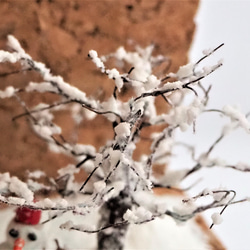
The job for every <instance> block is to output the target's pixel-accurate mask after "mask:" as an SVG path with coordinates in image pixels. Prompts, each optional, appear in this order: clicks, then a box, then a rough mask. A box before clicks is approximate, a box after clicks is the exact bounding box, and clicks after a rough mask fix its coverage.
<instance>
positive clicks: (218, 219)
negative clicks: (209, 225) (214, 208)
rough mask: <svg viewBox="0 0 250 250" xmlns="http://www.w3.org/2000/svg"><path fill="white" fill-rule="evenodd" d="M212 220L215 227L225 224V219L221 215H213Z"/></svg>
mask: <svg viewBox="0 0 250 250" xmlns="http://www.w3.org/2000/svg"><path fill="white" fill-rule="evenodd" d="M211 218H212V220H213V224H215V225H219V224H221V223H222V222H223V218H222V216H221V214H219V213H213V214H212V216H211Z"/></svg>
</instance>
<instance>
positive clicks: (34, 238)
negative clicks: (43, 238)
mask: <svg viewBox="0 0 250 250" xmlns="http://www.w3.org/2000/svg"><path fill="white" fill-rule="evenodd" d="M28 239H29V240H31V241H35V240H36V239H37V237H36V235H35V234H34V233H29V234H28Z"/></svg>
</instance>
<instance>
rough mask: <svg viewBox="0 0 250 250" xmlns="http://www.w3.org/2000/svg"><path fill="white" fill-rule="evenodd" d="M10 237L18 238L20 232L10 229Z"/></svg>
mask: <svg viewBox="0 0 250 250" xmlns="http://www.w3.org/2000/svg"><path fill="white" fill-rule="evenodd" d="M9 235H10V236H11V237H13V238H17V237H18V235H19V232H18V231H17V230H16V229H14V228H12V229H10V231H9Z"/></svg>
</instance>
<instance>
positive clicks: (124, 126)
mask: <svg viewBox="0 0 250 250" xmlns="http://www.w3.org/2000/svg"><path fill="white" fill-rule="evenodd" d="M114 129H115V133H116V136H117V137H118V138H124V137H128V136H129V135H130V124H129V123H128V122H122V123H120V124H119V125H117V126H116V127H115V128H114Z"/></svg>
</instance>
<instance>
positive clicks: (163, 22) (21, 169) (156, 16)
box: [0, 0, 198, 177]
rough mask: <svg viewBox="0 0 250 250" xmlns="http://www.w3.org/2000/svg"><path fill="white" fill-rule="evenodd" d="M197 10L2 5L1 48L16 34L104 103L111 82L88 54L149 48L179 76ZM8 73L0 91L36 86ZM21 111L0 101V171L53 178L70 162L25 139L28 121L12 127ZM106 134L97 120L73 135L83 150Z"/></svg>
mask: <svg viewBox="0 0 250 250" xmlns="http://www.w3.org/2000/svg"><path fill="white" fill-rule="evenodd" d="M197 6H198V0H183V1H173V0H170V1H168V0H165V1H161V0H154V1H149V0H145V1H139V0H138V1H132V0H131V1H128V0H123V1H117V0H103V1H93V0H79V1H72V0H37V1H35V0H34V1H32V0H10V1H4V0H2V1H0V16H1V22H0V48H1V49H5V48H6V36H7V35H8V34H13V35H14V36H15V37H17V38H18V39H19V41H20V42H21V44H22V46H23V47H24V48H25V50H26V51H27V52H28V53H30V54H31V56H32V57H33V58H34V59H35V60H37V61H41V62H44V63H45V64H46V65H47V66H48V67H50V68H51V70H52V72H53V73H54V74H58V75H62V76H63V77H64V79H65V80H66V81H67V82H69V83H71V84H72V85H75V86H77V87H79V88H80V89H82V90H84V91H85V92H86V93H87V94H89V95H93V96H96V97H98V98H105V93H108V92H110V91H111V90H112V89H113V87H112V86H113V83H112V82H110V81H108V80H107V79H106V77H105V76H103V75H101V74H99V73H97V71H96V70H95V66H94V65H93V64H92V63H91V62H90V61H89V60H87V54H88V51H89V50H90V49H95V50H97V51H98V52H99V54H106V53H109V52H112V51H114V50H115V49H117V48H118V47H119V46H121V45H124V46H125V47H128V48H133V47H134V46H135V45H136V44H138V45H141V46H147V45H149V44H150V43H152V42H153V43H154V44H155V45H156V49H155V52H156V53H161V54H163V55H168V56H169V57H170V58H171V61H172V64H171V70H176V69H177V67H178V66H179V65H182V64H185V63H186V62H187V51H188V49H189V47H190V44H191V41H192V37H193V33H194V29H195V25H194V21H193V19H194V15H195V13H196V9H197ZM131 44H132V45H131ZM6 71H8V72H9V71H11V68H10V67H9V65H5V66H2V65H0V89H4V88H5V87H6V86H7V85H14V86H16V87H22V86H24V85H25V83H26V82H27V81H28V80H29V79H33V80H34V79H36V76H34V74H33V73H32V72H27V73H25V74H18V75H17V74H13V75H8V76H3V75H2V73H4V72H6ZM106 95H107V94H106ZM21 97H22V98H24V99H25V100H27V101H28V102H32V103H39V102H40V100H41V97H39V96H38V95H35V94H34V95H32V96H30V97H25V96H21ZM46 98H49V99H50V98H51V97H50V96H48V97H46ZM21 112H22V109H21V108H20V106H19V105H18V103H17V102H16V100H15V99H11V100H1V101H0V118H1V121H0V132H1V140H0V171H1V172H5V171H9V172H11V174H15V175H19V176H22V177H23V176H24V174H25V170H26V169H30V170H33V169H37V168H40V169H43V170H45V171H46V172H47V173H48V174H49V175H55V173H56V170H57V169H58V168H59V167H62V166H64V165H65V164H66V163H67V162H69V161H70V160H69V159H67V157H65V156H61V155H56V156H55V155H53V154H52V153H51V152H49V151H48V149H47V146H46V144H45V143H44V142H42V141H40V139H38V138H37V137H36V136H35V135H34V134H32V133H31V132H30V129H29V127H28V125H27V123H26V121H25V118H21V119H18V120H17V121H15V122H12V120H11V119H12V117H14V116H15V115H17V114H19V113H21ZM57 119H58V120H59V121H61V123H63V124H64V130H63V132H64V134H65V136H66V137H67V138H68V139H69V140H72V141H73V140H74V139H73V136H72V133H71V132H69V131H71V128H72V124H71V123H70V122H68V120H67V116H66V118H64V117H62V116H59V117H58V118H57ZM109 128H110V125H108V124H107V123H106V121H105V119H103V118H101V117H98V118H97V120H96V121H95V123H94V124H93V123H84V124H82V125H81V128H80V129H78V130H77V133H78V135H79V137H80V139H81V142H82V143H94V144H95V145H97V146H100V145H102V144H103V143H104V142H105V141H106V138H112V131H111V129H109ZM93 132H94V133H93Z"/></svg>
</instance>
